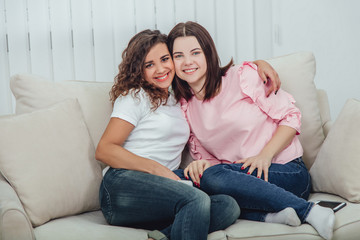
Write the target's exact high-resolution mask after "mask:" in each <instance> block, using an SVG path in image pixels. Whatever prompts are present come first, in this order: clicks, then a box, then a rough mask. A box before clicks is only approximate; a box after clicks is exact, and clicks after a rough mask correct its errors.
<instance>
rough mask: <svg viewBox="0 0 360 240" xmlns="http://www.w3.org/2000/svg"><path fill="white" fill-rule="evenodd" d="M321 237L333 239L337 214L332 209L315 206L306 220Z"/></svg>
mask: <svg viewBox="0 0 360 240" xmlns="http://www.w3.org/2000/svg"><path fill="white" fill-rule="evenodd" d="M305 221H306V222H308V223H310V224H311V225H312V226H313V227H314V228H315V229H316V231H318V233H319V234H320V236H321V237H323V238H325V239H331V238H332V235H333V231H334V224H335V214H334V212H333V210H332V209H330V208H326V207H321V206H319V205H314V206H313V207H312V208H311V210H310V212H309V215H308V216H307V217H306V219H305Z"/></svg>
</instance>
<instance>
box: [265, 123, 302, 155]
mask: <svg viewBox="0 0 360 240" xmlns="http://www.w3.org/2000/svg"><path fill="white" fill-rule="evenodd" d="M295 134H296V130H295V129H294V128H291V127H288V126H284V125H280V126H279V127H278V128H277V130H276V132H275V134H274V135H273V136H272V138H271V139H270V141H269V142H268V143H267V144H266V145H265V147H264V148H263V149H262V150H261V154H263V155H266V156H269V157H270V158H271V159H272V158H274V157H275V156H276V155H277V154H279V153H280V152H281V151H282V150H283V149H285V148H286V147H287V146H289V144H290V143H291V141H292V140H293V138H294V136H295Z"/></svg>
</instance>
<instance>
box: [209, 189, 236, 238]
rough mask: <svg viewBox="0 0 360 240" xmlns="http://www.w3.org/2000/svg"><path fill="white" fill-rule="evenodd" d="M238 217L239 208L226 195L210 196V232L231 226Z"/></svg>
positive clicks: (233, 200) (232, 199)
mask: <svg viewBox="0 0 360 240" xmlns="http://www.w3.org/2000/svg"><path fill="white" fill-rule="evenodd" d="M239 216H240V207H239V205H238V204H237V202H236V201H235V199H234V198H232V197H230V196H228V195H222V194H219V195H213V196H211V222H210V228H209V230H210V232H214V231H218V230H223V229H225V228H227V227H229V226H230V225H231V224H233V223H234V222H235V221H236V220H237V219H238V218H239Z"/></svg>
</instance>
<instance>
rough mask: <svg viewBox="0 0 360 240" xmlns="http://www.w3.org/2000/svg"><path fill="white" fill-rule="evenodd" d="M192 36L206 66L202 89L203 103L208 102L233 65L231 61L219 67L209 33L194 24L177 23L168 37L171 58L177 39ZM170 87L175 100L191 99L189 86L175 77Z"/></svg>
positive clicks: (217, 57) (217, 90) (218, 89)
mask: <svg viewBox="0 0 360 240" xmlns="http://www.w3.org/2000/svg"><path fill="white" fill-rule="evenodd" d="M188 36H194V37H195V38H196V39H197V41H198V42H199V44H200V47H201V48H202V50H203V52H204V54H205V58H206V64H207V72H206V79H205V84H204V86H203V88H205V96H204V99H203V101H207V100H210V99H211V98H213V97H215V96H216V95H217V93H218V92H219V91H220V87H221V79H222V76H224V75H225V74H226V72H227V70H228V69H229V68H230V67H231V66H232V65H233V60H232V59H231V61H230V62H229V63H228V64H227V65H226V66H225V67H221V66H220V58H219V55H218V53H217V51H216V47H215V43H214V41H213V39H212V38H211V35H210V33H209V32H208V31H207V30H206V29H205V28H204V27H203V26H201V25H200V24H198V23H196V22H191V21H188V22H185V23H178V24H177V25H176V26H175V27H174V28H173V29H172V30H171V31H170V33H169V35H168V41H167V43H168V48H169V51H170V54H171V56H172V55H173V48H174V41H175V39H176V38H178V37H188ZM172 87H173V90H174V93H175V97H176V99H177V100H178V101H179V100H180V99H181V98H184V99H185V100H189V99H191V98H192V97H193V93H192V92H191V89H190V86H189V84H188V83H187V82H186V81H184V80H182V79H180V78H179V77H178V76H177V75H175V78H174V81H173V82H172Z"/></svg>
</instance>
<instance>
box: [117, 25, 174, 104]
mask: <svg viewBox="0 0 360 240" xmlns="http://www.w3.org/2000/svg"><path fill="white" fill-rule="evenodd" d="M166 41H167V36H166V35H165V34H162V33H161V32H160V31H159V30H149V29H147V30H144V31H141V32H139V33H137V34H136V35H135V36H133V37H132V38H131V39H130V41H129V44H128V46H127V47H126V48H125V50H124V51H123V53H122V62H121V63H120V64H119V67H118V68H119V73H118V74H117V75H116V77H115V79H114V85H113V86H112V88H111V91H110V100H111V102H112V104H114V102H115V100H116V99H117V98H118V97H119V96H126V95H127V94H129V92H131V94H133V96H134V97H137V94H138V93H139V92H140V90H141V88H142V89H144V91H145V92H146V93H147V94H148V96H149V98H150V102H151V104H152V110H155V109H156V108H158V107H159V106H160V105H161V104H166V102H167V99H168V93H167V92H166V91H165V90H164V89H161V88H159V87H157V86H155V85H154V84H151V83H149V82H148V81H146V80H145V79H144V62H145V58H146V56H147V54H148V53H149V51H150V49H151V48H152V47H153V46H155V45H156V44H158V43H164V44H166ZM130 90H133V91H130Z"/></svg>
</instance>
